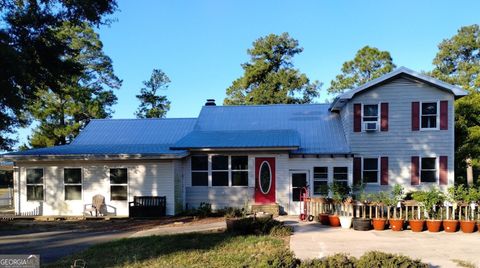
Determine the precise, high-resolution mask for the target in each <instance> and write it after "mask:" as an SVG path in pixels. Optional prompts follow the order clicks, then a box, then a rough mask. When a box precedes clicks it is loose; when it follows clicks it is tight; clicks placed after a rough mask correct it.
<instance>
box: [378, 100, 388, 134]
mask: <svg viewBox="0 0 480 268" xmlns="http://www.w3.org/2000/svg"><path fill="white" fill-rule="evenodd" d="M380 106H381V108H380V113H381V118H380V130H381V131H388V103H386V102H385V103H382V104H380Z"/></svg>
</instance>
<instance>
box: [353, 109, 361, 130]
mask: <svg viewBox="0 0 480 268" xmlns="http://www.w3.org/2000/svg"><path fill="white" fill-rule="evenodd" d="M361 131H362V105H361V104H360V103H355V104H353V132H361Z"/></svg>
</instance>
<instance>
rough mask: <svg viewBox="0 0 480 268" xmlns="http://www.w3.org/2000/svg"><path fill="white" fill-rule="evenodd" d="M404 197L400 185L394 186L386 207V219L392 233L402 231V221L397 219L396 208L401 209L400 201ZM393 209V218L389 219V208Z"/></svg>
mask: <svg viewBox="0 0 480 268" xmlns="http://www.w3.org/2000/svg"><path fill="white" fill-rule="evenodd" d="M403 197H404V193H403V187H402V186H401V185H400V184H395V185H394V186H393V188H392V191H391V193H390V197H389V198H388V205H387V209H388V210H387V218H388V223H389V224H390V227H391V228H392V231H402V230H403V224H404V221H403V219H400V218H397V207H400V208H401V205H402V203H401V202H402V199H403ZM391 207H393V218H391V217H390V208H391Z"/></svg>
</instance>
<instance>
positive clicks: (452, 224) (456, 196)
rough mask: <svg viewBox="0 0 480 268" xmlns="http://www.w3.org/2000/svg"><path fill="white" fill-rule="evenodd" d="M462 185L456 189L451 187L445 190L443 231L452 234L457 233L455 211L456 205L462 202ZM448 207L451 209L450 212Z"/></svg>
mask: <svg viewBox="0 0 480 268" xmlns="http://www.w3.org/2000/svg"><path fill="white" fill-rule="evenodd" d="M462 192H463V185H460V186H458V187H455V186H451V187H449V188H448V189H447V195H446V201H445V202H444V204H445V212H446V217H445V219H444V220H443V230H445V232H448V233H453V232H456V231H457V227H458V220H457V219H456V209H457V207H458V204H459V203H460V202H461V200H462V194H461V193H462ZM450 207H451V208H452V210H451V212H450Z"/></svg>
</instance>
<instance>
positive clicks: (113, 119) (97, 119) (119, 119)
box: [90, 117, 198, 121]
mask: <svg viewBox="0 0 480 268" xmlns="http://www.w3.org/2000/svg"><path fill="white" fill-rule="evenodd" d="M196 119H198V118H197V117H175V118H94V119H91V120H90V121H136V120H138V121H143V120H145V121H150V120H152V121H153V120H159V121H162V120H196Z"/></svg>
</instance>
